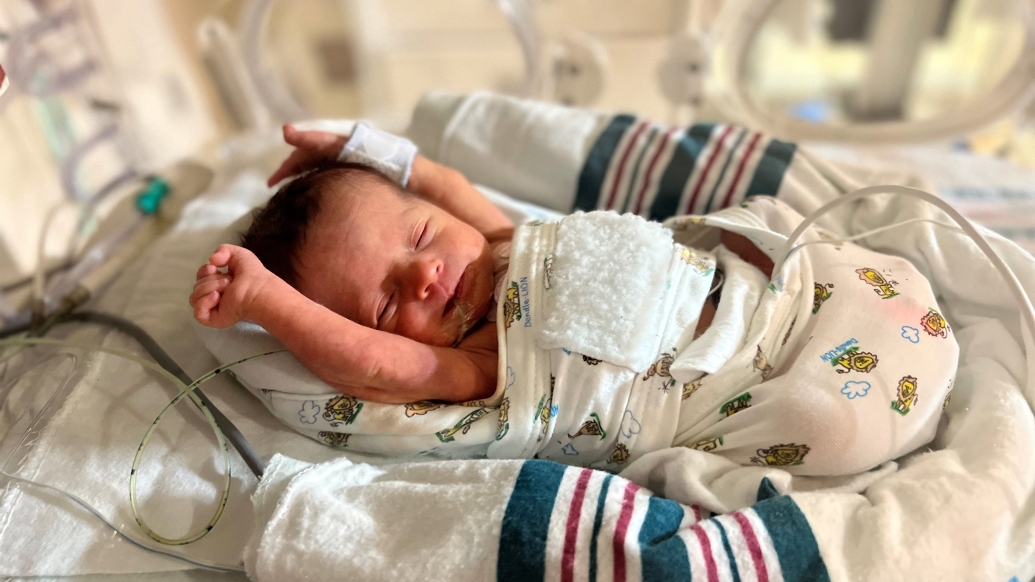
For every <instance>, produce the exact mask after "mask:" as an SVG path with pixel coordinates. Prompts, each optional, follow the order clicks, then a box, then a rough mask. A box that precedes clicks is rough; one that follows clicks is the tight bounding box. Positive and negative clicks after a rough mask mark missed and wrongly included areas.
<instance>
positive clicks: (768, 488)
mask: <svg viewBox="0 0 1035 582" xmlns="http://www.w3.org/2000/svg"><path fill="white" fill-rule="evenodd" d="M779 496H780V492H779V491H777V490H776V486H775V485H773V482H772V481H770V480H769V477H762V480H761V481H759V483H758V492H757V493H755V503H758V502H759V501H765V500H766V499H772V498H773V497H779Z"/></svg>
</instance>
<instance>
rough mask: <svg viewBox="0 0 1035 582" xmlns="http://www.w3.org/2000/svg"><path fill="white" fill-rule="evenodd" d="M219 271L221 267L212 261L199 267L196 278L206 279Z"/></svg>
mask: <svg viewBox="0 0 1035 582" xmlns="http://www.w3.org/2000/svg"><path fill="white" fill-rule="evenodd" d="M218 272H219V269H218V268H217V267H216V266H215V265H213V264H212V263H205V264H204V265H201V268H200V269H198V274H197V276H196V277H195V279H196V280H198V281H200V280H202V279H204V278H205V277H209V276H211V275H215V274H216V273H218Z"/></svg>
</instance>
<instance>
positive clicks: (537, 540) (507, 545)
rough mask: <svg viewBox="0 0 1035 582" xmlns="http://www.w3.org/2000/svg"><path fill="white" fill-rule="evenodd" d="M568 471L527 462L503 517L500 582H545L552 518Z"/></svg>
mask: <svg viewBox="0 0 1035 582" xmlns="http://www.w3.org/2000/svg"><path fill="white" fill-rule="evenodd" d="M566 468H567V467H566V466H565V465H562V464H560V463H554V462H552V461H525V463H524V464H522V465H521V471H520V472H519V473H518V476H517V479H516V480H515V482H514V490H513V491H512V492H511V494H510V500H509V501H508V502H507V509H506V511H505V512H504V513H503V524H502V526H501V528H500V549H499V553H498V554H497V556H496V580H499V581H500V582H525V581H526V580H542V579H543V577H544V576H545V574H546V540H547V537H548V536H549V535H550V514H551V513H553V504H554V500H555V499H556V498H557V492H558V490H559V489H560V487H561V479H562V478H563V477H564V471H565V469H566Z"/></svg>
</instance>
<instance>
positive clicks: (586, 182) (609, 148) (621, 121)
mask: <svg viewBox="0 0 1035 582" xmlns="http://www.w3.org/2000/svg"><path fill="white" fill-rule="evenodd" d="M634 121H636V118H635V117H633V116H632V115H616V116H614V117H613V118H611V121H610V122H609V123H608V125H607V127H606V128H604V131H603V132H601V133H600V137H598V138H597V141H596V143H594V144H593V147H592V148H591V149H590V150H589V156H588V157H587V158H586V162H585V163H584V164H583V166H582V171H581V172H580V173H579V185H578V190H576V191H575V206H574V208H572V210H586V211H589V210H596V208H597V202H598V200H599V199H600V191H601V188H602V186H603V185H604V176H605V175H607V168H608V166H610V165H611V158H613V157H614V155H615V150H617V149H618V144H619V143H621V141H622V136H623V135H625V132H626V130H628V129H629V127H631V126H632V124H633V122H634Z"/></svg>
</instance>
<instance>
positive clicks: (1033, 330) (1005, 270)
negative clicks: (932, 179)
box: [773, 185, 1035, 383]
mask: <svg viewBox="0 0 1035 582" xmlns="http://www.w3.org/2000/svg"><path fill="white" fill-rule="evenodd" d="M878 194H894V195H899V196H909V197H911V198H917V199H920V200H923V201H924V202H927V203H929V204H932V205H934V206H936V207H938V208H939V209H941V210H942V211H944V212H945V213H946V214H948V215H949V218H951V219H952V220H953V221H954V222H955V223H956V224H958V225H959V227H960V229H962V230H963V232H964V233H965V234H966V235H967V236H969V237H970V239H971V240H973V241H974V243H975V244H976V245H977V246H978V248H979V249H981V252H982V253H983V254H984V255H985V258H986V259H988V262H989V263H991V264H992V266H993V267H994V268H995V269H996V270H997V271H999V274H1001V275H1002V276H1003V279H1005V281H1006V286H1007V287H1009V288H1010V292H1011V293H1013V296H1014V300H1015V301H1016V302H1017V307H1018V309H1019V310H1020V312H1021V321H1023V322H1024V327H1023V328H1022V329H1023V331H1025V332H1027V333H1022V334H1021V335H1022V337H1023V340H1024V346H1025V351H1026V352H1027V356H1028V360H1029V362H1031V360H1032V359H1033V358H1035V346H1033V345H1032V344H1033V342H1035V308H1033V307H1032V304H1031V301H1030V300H1029V299H1028V295H1027V294H1026V293H1025V292H1024V287H1022V286H1021V282H1020V281H1018V280H1017V275H1016V274H1014V272H1013V270H1012V269H1010V267H1009V265H1007V264H1006V263H1005V262H1003V260H1002V259H1001V258H1000V257H999V255H998V253H996V252H995V250H994V249H992V246H991V245H990V244H988V241H987V240H986V239H985V237H984V236H983V235H982V234H981V233H980V232H978V230H977V229H976V228H974V225H973V224H971V222H970V221H969V220H967V219H966V218H965V217H964V216H963V215H961V214H960V213H959V212H958V211H957V210H956V209H955V208H953V207H952V205H951V204H949V203H948V202H946V201H944V200H942V199H941V198H938V197H937V196H935V195H934V194H931V193H929V192H924V191H923V190H918V189H916V188H909V187H908V186H896V185H885V186H870V187H868V188H862V189H860V190H856V191H854V192H851V193H849V194H845V195H844V196H841V197H839V198H836V199H834V200H832V201H830V202H828V203H826V204H824V205H823V206H821V207H819V208H818V209H816V210H815V211H814V212H813V213H812V214H810V215H808V216H807V217H805V219H804V220H802V221H801V223H799V224H798V226H797V228H795V229H794V231H793V232H791V235H790V236H789V237H787V241H786V242H785V243H784V246H783V248H781V249H780V252H779V254H778V255H777V256H778V257H779V260H778V261H777V262H776V264H775V265H774V266H773V277H776V276H777V275H778V273H780V271H781V269H782V268H783V265H784V263H785V262H786V261H787V259H788V258H789V257H790V255H791V253H792V252H793V250H794V243H795V241H797V240H798V239H799V238H801V235H802V234H804V233H805V230H806V229H808V228H809V227H810V226H812V224H813V223H815V222H816V220H818V219H819V217H820V216H822V215H824V214H826V213H828V212H830V211H831V210H833V209H834V208H837V207H838V206H844V205H845V204H849V203H852V202H855V201H856V200H859V199H861V198H866V197H868V196H876V195H878ZM936 224H939V225H940V224H941V223H939V222H936ZM878 230H879V229H878ZM864 234H872V233H864ZM1032 374H1035V370H1029V376H1031V375H1032ZM1032 380H1033V378H1031V377H1029V379H1028V381H1029V383H1031V382H1032Z"/></svg>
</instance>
